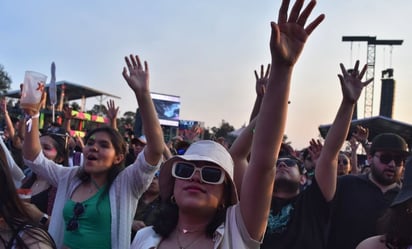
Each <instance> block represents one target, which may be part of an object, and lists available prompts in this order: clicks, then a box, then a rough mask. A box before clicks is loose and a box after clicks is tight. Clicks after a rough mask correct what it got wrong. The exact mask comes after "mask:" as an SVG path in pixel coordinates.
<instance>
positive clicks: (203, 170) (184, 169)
mask: <svg viewBox="0 0 412 249" xmlns="http://www.w3.org/2000/svg"><path fill="white" fill-rule="evenodd" d="M196 171H199V173H200V178H201V180H202V182H204V183H208V184H222V183H223V181H224V180H225V172H224V171H223V169H222V168H221V167H219V166H214V165H204V166H200V167H199V166H197V165H196V164H194V163H191V162H175V163H174V164H173V168H172V175H173V177H175V178H177V179H181V180H189V179H192V177H193V176H194V175H195V173H196Z"/></svg>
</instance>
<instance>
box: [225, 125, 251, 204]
mask: <svg viewBox="0 0 412 249" xmlns="http://www.w3.org/2000/svg"><path fill="white" fill-rule="evenodd" d="M255 125H256V118H255V119H253V120H252V121H251V122H250V123H249V125H248V126H246V127H245V129H244V130H243V131H242V132H241V133H240V135H239V136H238V137H237V138H236V140H235V142H234V143H233V144H232V146H231V147H230V149H229V153H230V155H231V156H232V159H233V163H234V165H235V168H234V171H233V173H234V181H235V185H236V189H237V192H238V195H239V196H240V191H241V189H242V181H243V176H244V175H245V172H246V169H247V166H248V164H249V160H248V157H249V154H250V149H251V147H252V140H253V133H254V129H255Z"/></svg>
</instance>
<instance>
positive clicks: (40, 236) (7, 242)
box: [0, 147, 56, 249]
mask: <svg viewBox="0 0 412 249" xmlns="http://www.w3.org/2000/svg"><path fill="white" fill-rule="evenodd" d="M0 182H1V188H0V249H34V248H44V249H48V248H56V246H55V244H54V241H53V239H52V238H51V236H50V235H49V234H48V233H47V232H46V231H45V230H43V229H42V228H41V227H40V225H39V224H37V223H36V222H35V221H33V220H32V217H31V216H30V215H29V213H28V212H27V209H26V207H25V205H24V202H23V201H22V200H21V199H20V198H19V195H18V194H17V190H16V187H15V186H14V182H13V180H12V176H11V173H10V168H9V165H8V162H7V159H6V156H5V152H4V150H3V147H0Z"/></svg>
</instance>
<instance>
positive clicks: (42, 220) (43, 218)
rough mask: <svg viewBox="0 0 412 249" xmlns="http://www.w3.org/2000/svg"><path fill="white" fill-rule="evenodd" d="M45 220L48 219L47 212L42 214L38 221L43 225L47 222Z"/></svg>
mask: <svg viewBox="0 0 412 249" xmlns="http://www.w3.org/2000/svg"><path fill="white" fill-rule="evenodd" d="M47 221H49V216H48V215H47V214H43V216H42V217H41V219H40V221H39V223H40V224H41V225H43V226H45V225H46V224H47Z"/></svg>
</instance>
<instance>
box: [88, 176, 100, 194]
mask: <svg viewBox="0 0 412 249" xmlns="http://www.w3.org/2000/svg"><path fill="white" fill-rule="evenodd" d="M90 181H91V182H92V183H93V186H94V187H95V188H96V189H97V191H99V190H100V187H99V185H98V184H97V182H96V181H95V180H94V179H93V178H90ZM93 190H94V189H93V188H92V187H90V190H89V191H90V193H92V192H93Z"/></svg>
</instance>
